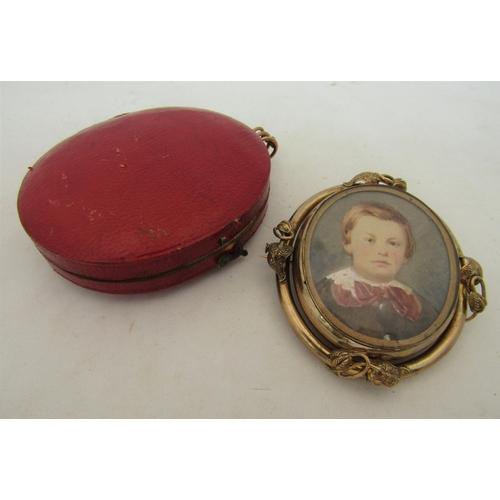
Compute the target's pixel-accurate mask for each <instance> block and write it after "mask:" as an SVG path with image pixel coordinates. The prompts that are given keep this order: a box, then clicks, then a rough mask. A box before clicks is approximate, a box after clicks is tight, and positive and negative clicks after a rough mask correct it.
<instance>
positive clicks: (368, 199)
mask: <svg viewBox="0 0 500 500" xmlns="http://www.w3.org/2000/svg"><path fill="white" fill-rule="evenodd" d="M310 258H311V269H312V275H313V284H314V288H315V290H316V293H317V296H318V297H319V299H320V300H321V302H322V303H323V304H324V306H325V307H326V308H327V310H328V312H329V313H331V314H333V316H334V317H335V318H336V319H337V320H338V321H340V322H341V323H343V324H344V325H346V326H347V327H348V328H351V329H352V330H354V331H356V332H358V333H361V334H363V335H367V336H369V337H372V338H377V339H382V340H406V339H409V338H412V337H414V336H416V335H419V334H421V333H422V332H424V331H425V330H426V329H428V328H429V327H430V326H431V325H432V324H433V323H434V322H435V321H436V319H437V317H438V315H439V313H440V311H441V310H442V308H443V306H444V304H445V301H446V297H447V293H448V288H449V281H450V261H449V257H448V252H447V249H446V245H445V243H444V240H443V238H442V236H441V233H440V231H439V229H438V228H437V226H436V225H435V223H434V222H433V221H432V220H431V219H430V218H429V217H428V215H427V214H425V213H424V212H423V211H422V210H420V209H419V208H418V207H417V206H415V205H413V204H412V203H410V202H408V201H406V200H405V199H401V198H398V197H397V196H394V195H391V194H389V193H376V192H359V193H355V194H353V195H352V196H348V197H344V198H342V199H340V200H339V201H338V202H337V203H334V204H332V205H331V206H330V207H329V208H328V209H327V210H326V211H324V213H323V214H322V216H321V218H320V220H319V221H318V223H317V224H316V226H315V229H314V233H313V236H312V240H311V249H310Z"/></svg>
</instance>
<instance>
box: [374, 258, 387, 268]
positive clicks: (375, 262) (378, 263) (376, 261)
mask: <svg viewBox="0 0 500 500" xmlns="http://www.w3.org/2000/svg"><path fill="white" fill-rule="evenodd" d="M372 263H373V264H376V265H377V266H383V267H386V266H389V265H390V264H389V262H387V261H386V260H374V261H372Z"/></svg>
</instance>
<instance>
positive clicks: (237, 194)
mask: <svg viewBox="0 0 500 500" xmlns="http://www.w3.org/2000/svg"><path fill="white" fill-rule="evenodd" d="M257 132H258V133H256V132H255V131H254V130H252V129H250V128H248V127H247V126H245V125H243V124H242V123H240V122H238V121H236V120H234V119H232V118H229V117H227V116H224V115H221V114H218V113H214V112H211V111H206V110H200V109H191V108H159V109H150V110H145V111H140V112H136V113H130V114H125V115H120V116H117V117H115V118H112V119H111V120H108V121H105V122H103V123H99V124H97V125H94V126H92V127H90V128H88V129H85V130H83V131H81V132H79V133H78V134H76V135H74V136H72V137H70V138H69V139H66V140H65V141H63V142H61V143H60V144H58V145H57V146H55V147H54V148H53V149H51V150H50V151H49V152H48V153H46V154H45V155H44V156H43V157H42V158H40V160H38V161H37V163H36V164H35V165H34V166H33V167H32V168H30V171H29V172H28V174H27V175H26V177H25V179H24V181H23V183H22V186H21V190H20V192H19V198H18V210H19V216H20V219H21V223H22V225H23V226H24V228H25V230H26V232H27V233H28V234H29V236H30V237H31V238H32V240H33V242H34V243H35V245H36V247H37V248H38V250H39V251H40V252H41V253H42V254H43V255H44V257H45V258H46V259H47V260H48V261H49V263H50V265H51V266H52V267H53V269H54V270H55V271H56V272H57V273H59V274H60V275H61V276H64V277H65V278H67V279H69V280H70V281H72V282H73V283H76V284H78V285H80V286H83V287H85V288H90V289H92V290H97V291H100V292H107V293H141V292H150V291H154V290H159V289H162V288H167V287H169V286H172V285H176V284H178V283H181V282H183V281H185V280H188V279H190V278H193V277H195V276H197V275H199V274H201V273H203V272H204V271H207V270H209V269H211V268H213V267H216V266H217V265H219V266H222V265H224V264H225V263H227V262H228V261H230V260H232V259H234V258H235V257H236V256H238V255H240V254H244V253H245V251H244V250H243V249H242V245H243V244H244V243H245V242H246V241H247V240H248V239H249V238H250V237H251V236H252V235H253V234H254V232H255V231H256V229H257V228H258V226H259V225H260V223H261V222H262V219H263V218H264V215H265V210H266V207H267V199H268V194H269V174H270V156H269V151H268V148H269V147H272V148H273V150H274V151H275V150H276V147H277V144H276V142H275V140H274V138H272V137H270V136H269V135H268V134H267V133H266V132H263V131H262V129H259V130H258V131H257ZM274 151H273V152H274Z"/></svg>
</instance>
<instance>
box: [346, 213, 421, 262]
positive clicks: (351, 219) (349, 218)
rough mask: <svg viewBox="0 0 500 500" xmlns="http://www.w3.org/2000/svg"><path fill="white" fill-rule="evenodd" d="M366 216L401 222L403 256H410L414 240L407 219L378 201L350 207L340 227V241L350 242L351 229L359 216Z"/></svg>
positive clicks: (407, 257) (408, 257)
mask: <svg viewBox="0 0 500 500" xmlns="http://www.w3.org/2000/svg"><path fill="white" fill-rule="evenodd" d="M367 216H369V217H375V218H377V219H381V220H388V221H392V222H397V223H398V224H401V226H403V229H404V232H405V235H406V250H405V258H406V259H410V258H411V256H412V255H413V251H414V248H415V242H414V240H413V235H412V233H411V229H410V224H408V221H407V220H406V219H405V218H404V217H403V216H402V215H401V214H400V213H399V212H398V211H397V210H394V209H393V208H391V207H388V206H387V205H381V204H379V203H361V204H360V205H355V206H354V207H352V208H351V209H350V210H349V211H348V212H347V213H346V214H345V217H344V221H343V222H342V229H341V232H342V243H343V244H344V246H345V245H349V244H350V243H351V231H352V230H353V229H354V226H355V225H356V223H357V222H358V220H359V219H361V217H367Z"/></svg>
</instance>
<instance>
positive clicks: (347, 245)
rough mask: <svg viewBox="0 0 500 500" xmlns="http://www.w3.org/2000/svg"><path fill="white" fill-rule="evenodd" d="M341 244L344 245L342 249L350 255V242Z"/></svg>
mask: <svg viewBox="0 0 500 500" xmlns="http://www.w3.org/2000/svg"><path fill="white" fill-rule="evenodd" d="M342 245H344V250H345V251H346V252H347V253H348V254H349V255H351V254H352V250H351V244H350V243H342Z"/></svg>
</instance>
